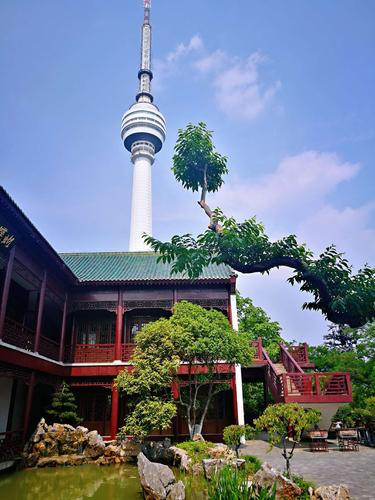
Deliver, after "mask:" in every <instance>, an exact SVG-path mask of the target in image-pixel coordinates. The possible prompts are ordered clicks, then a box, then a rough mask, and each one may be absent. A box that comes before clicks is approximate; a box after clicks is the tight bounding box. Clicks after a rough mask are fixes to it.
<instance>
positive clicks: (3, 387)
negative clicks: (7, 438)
mask: <svg viewBox="0 0 375 500" xmlns="http://www.w3.org/2000/svg"><path fill="white" fill-rule="evenodd" d="M12 385H13V379H12V378H9V377H0V432H5V431H6V430H7V422H8V414H9V405H10V397H11V395H12Z"/></svg>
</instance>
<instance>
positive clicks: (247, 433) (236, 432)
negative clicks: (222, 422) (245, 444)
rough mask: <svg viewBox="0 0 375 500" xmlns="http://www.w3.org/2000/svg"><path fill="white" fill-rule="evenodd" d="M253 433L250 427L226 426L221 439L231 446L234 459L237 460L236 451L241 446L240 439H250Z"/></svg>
mask: <svg viewBox="0 0 375 500" xmlns="http://www.w3.org/2000/svg"><path fill="white" fill-rule="evenodd" d="M254 434H255V431H254V429H253V428H252V427H250V425H228V426H227V427H225V429H224V433H223V439H224V443H225V444H226V445H228V446H233V447H234V449H235V451H236V457H237V458H239V454H238V450H239V449H240V446H241V440H242V438H245V439H252V438H253V437H254Z"/></svg>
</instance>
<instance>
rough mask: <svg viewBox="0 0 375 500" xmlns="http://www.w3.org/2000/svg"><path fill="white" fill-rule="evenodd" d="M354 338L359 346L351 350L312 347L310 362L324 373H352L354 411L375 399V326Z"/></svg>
mask: <svg viewBox="0 0 375 500" xmlns="http://www.w3.org/2000/svg"><path fill="white" fill-rule="evenodd" d="M353 335H354V337H355V339H356V344H355V346H353V350H351V351H344V352H342V351H340V350H338V349H337V348H333V347H328V346H327V345H320V346H316V347H309V359H310V361H311V362H313V363H315V367H316V370H317V371H320V372H335V371H338V372H349V373H350V379H351V383H352V388H353V404H352V405H351V406H352V407H353V408H361V407H363V405H364V400H365V399H366V398H369V397H371V396H375V325H374V324H369V325H367V326H366V327H363V328H359V329H357V330H356V331H355V332H353Z"/></svg>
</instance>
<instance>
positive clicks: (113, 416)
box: [111, 385, 119, 439]
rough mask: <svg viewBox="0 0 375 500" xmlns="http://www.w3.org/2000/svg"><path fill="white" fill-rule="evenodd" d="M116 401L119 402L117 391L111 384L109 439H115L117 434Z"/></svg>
mask: <svg viewBox="0 0 375 500" xmlns="http://www.w3.org/2000/svg"><path fill="white" fill-rule="evenodd" d="M118 402H119V393H118V390H117V389H116V387H115V386H114V385H113V386H112V400H111V439H115V438H116V434H117V425H118Z"/></svg>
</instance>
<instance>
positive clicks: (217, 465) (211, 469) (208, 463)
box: [202, 458, 227, 479]
mask: <svg viewBox="0 0 375 500" xmlns="http://www.w3.org/2000/svg"><path fill="white" fill-rule="evenodd" d="M226 464H227V462H226V460H224V459H223V458H205V459H203V460H202V465H203V472H204V475H205V478H206V479H211V478H212V477H213V476H214V475H215V474H216V473H217V472H218V471H220V470H221V469H222V468H223V467H224V466H225V465H226Z"/></svg>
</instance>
